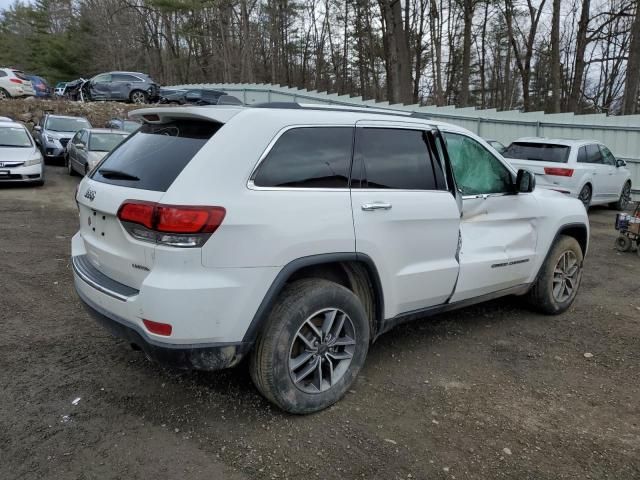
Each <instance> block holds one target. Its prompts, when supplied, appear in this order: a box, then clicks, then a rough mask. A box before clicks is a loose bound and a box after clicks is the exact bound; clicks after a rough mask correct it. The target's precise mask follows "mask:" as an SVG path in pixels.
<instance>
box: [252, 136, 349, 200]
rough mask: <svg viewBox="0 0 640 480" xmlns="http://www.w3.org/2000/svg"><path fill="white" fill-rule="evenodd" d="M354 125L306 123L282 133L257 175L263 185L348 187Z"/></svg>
mask: <svg viewBox="0 0 640 480" xmlns="http://www.w3.org/2000/svg"><path fill="white" fill-rule="evenodd" d="M352 142H353V128H352V127H302V128H294V129H292V130H289V131H287V132H285V133H283V134H282V136H281V137H280V138H279V139H278V141H277V142H276V143H275V145H274V146H273V148H272V149H271V151H270V152H269V154H268V155H267V157H266V158H265V159H264V161H263V162H262V163H261V164H260V167H259V168H258V171H257V173H256V174H255V177H254V183H255V184H256V185H257V186H259V187H289V188H347V187H348V186H349V168H350V166H351V145H352Z"/></svg>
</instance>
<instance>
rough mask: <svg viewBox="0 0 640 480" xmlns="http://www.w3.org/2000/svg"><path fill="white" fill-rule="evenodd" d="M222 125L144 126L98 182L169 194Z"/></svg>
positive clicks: (103, 166)
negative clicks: (173, 184)
mask: <svg viewBox="0 0 640 480" xmlns="http://www.w3.org/2000/svg"><path fill="white" fill-rule="evenodd" d="M221 126H222V124H221V123H216V122H206V121H200V120H176V121H172V122H169V123H163V124H144V125H142V126H141V127H140V129H139V130H138V131H137V132H136V133H134V134H132V135H131V136H130V137H128V138H127V140H126V141H125V142H123V143H122V144H120V145H119V146H118V147H117V148H116V149H115V150H114V151H113V152H111V153H110V154H109V155H108V156H107V157H105V159H104V160H103V161H102V163H100V164H99V165H98V167H97V168H96V169H95V170H94V171H93V173H92V174H91V178H92V179H93V180H96V181H98V182H102V183H108V184H111V185H121V186H125V187H130V188H139V189H142V190H153V191H157V192H166V191H167V189H168V188H169V187H170V186H171V184H172V183H173V181H174V180H175V179H176V178H177V177H178V175H180V172H182V170H183V169H184V167H185V166H187V164H188V163H189V162H190V161H191V159H192V158H193V157H194V156H195V155H196V154H197V153H198V152H199V151H200V149H201V148H202V147H203V146H204V145H205V143H207V142H208V141H209V139H210V138H211V137H213V135H215V133H216V132H217V131H218V130H219V129H220V127H221Z"/></svg>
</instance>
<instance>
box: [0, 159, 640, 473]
mask: <svg viewBox="0 0 640 480" xmlns="http://www.w3.org/2000/svg"><path fill="white" fill-rule="evenodd" d="M47 174H48V178H47V184H46V185H45V187H43V188H1V189H0V219H1V221H0V256H1V258H2V260H1V261H0V326H1V327H2V330H1V333H0V387H1V388H0V479H45V478H46V479H48V478H51V479H62V478H64V479H76V478H77V479H94V478H95V479H120V478H122V479H127V480H130V479H138V478H141V479H142V478H144V479H147V478H152V479H165V478H166V479H176V478H188V479H201V478H202V479H204V478H207V479H218V478H219V479H223V478H224V479H231V480H235V479H271V478H291V479H304V480H309V479H311V478H322V479H355V478H369V479H371V478H380V479H401V478H402V479H407V478H414V479H439V478H443V479H445V478H447V479H448V478H451V479H453V478H458V479H462V478H477V479H489V478H508V479H558V478H580V479H584V478H593V479H602V478H611V479H623V480H624V479H633V478H640V406H639V405H640V353H639V348H638V347H639V345H640V275H639V272H640V258H638V256H637V255H635V254H632V253H627V254H618V253H617V252H616V251H615V250H614V249H613V240H614V238H615V231H614V230H613V227H612V222H613V218H614V213H613V212H612V211H610V210H606V209H599V208H596V209H592V212H591V213H590V218H591V222H592V239H591V240H592V243H591V251H590V252H589V256H588V258H587V262H586V267H585V276H584V280H583V284H582V290H581V292H580V294H579V296H578V298H577V301H576V302H575V304H574V306H573V307H572V309H571V310H570V311H569V312H568V313H566V314H564V315H561V316H558V317H544V316H541V315H538V314H534V313H531V312H529V311H528V310H526V309H525V308H523V307H522V302H521V301H520V300H519V299H517V298H507V299H502V300H499V301H494V302H491V303H488V304H484V305H481V306H477V307H473V308H467V309H465V310H461V311H458V312H454V313H450V314H445V315H441V316H438V317H435V318H430V319H425V320H423V321H418V322H415V323H412V324H408V325H405V326H401V327H398V328H396V329H395V330H393V331H392V332H390V333H389V334H387V335H385V336H383V337H382V338H381V339H380V340H379V341H378V342H377V343H376V344H375V345H373V347H372V348H371V349H370V352H369V358H368V359H367V363H366V365H365V368H364V369H363V372H362V374H361V375H360V377H359V379H358V381H357V383H356V384H355V386H354V387H353V390H352V391H351V392H350V393H349V394H348V395H347V397H346V398H345V399H343V400H342V401H341V402H339V403H338V404H336V405H335V406H333V407H332V408H330V409H328V410H326V411H323V412H320V413H318V414H315V415H311V416H306V417H295V416H290V415H286V414H284V413H282V412H280V411H279V410H277V409H275V408H274V407H271V406H270V405H269V404H268V403H267V402H266V401H265V400H263V399H262V397H260V395H259V394H258V393H257V392H256V390H255V389H254V387H253V386H252V384H251V382H250V380H249V377H248V373H247V368H246V366H245V365H242V366H240V367H238V368H236V369H233V370H229V371H223V372H213V373H202V372H186V373H185V372H175V371H170V370H164V369H161V368H159V367H158V366H156V365H154V364H152V363H150V362H148V361H147V360H146V359H145V358H144V356H143V355H142V354H140V353H139V352H135V351H133V350H131V349H130V348H129V347H128V346H127V345H126V344H125V343H123V342H121V341H119V340H116V339H114V338H112V337H111V336H110V335H109V334H108V333H106V332H105V331H103V330H102V329H101V328H98V327H97V326H96V325H95V324H94V323H93V321H92V320H91V319H90V318H89V317H88V316H87V314H86V313H85V312H84V310H83V309H82V307H81V306H80V303H79V301H78V299H77V298H76V296H75V294H74V290H73V284H72V275H71V270H70V266H69V243H70V237H71V236H72V235H73V233H74V232H75V231H76V229H77V217H76V209H75V205H74V203H73V200H72V195H73V190H74V185H75V184H76V183H77V179H74V178H70V177H68V176H66V174H65V173H64V171H63V169H62V168H60V167H48V171H47ZM587 353H589V354H591V355H592V356H591V355H586V354H587ZM77 398H79V399H80V400H79V401H77V405H73V404H72V402H73V401H74V400H75V399H77Z"/></svg>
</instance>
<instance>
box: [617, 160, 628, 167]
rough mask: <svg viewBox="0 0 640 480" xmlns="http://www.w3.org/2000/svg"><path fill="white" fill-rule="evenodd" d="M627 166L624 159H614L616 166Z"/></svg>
mask: <svg viewBox="0 0 640 480" xmlns="http://www.w3.org/2000/svg"><path fill="white" fill-rule="evenodd" d="M626 166H627V162H625V161H624V160H621V159H619V158H618V159H617V160H616V167H617V168H620V167H626Z"/></svg>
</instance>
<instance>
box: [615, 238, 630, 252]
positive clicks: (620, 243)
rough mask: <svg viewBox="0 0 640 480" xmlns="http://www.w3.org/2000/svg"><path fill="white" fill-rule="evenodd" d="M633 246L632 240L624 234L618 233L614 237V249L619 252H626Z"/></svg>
mask: <svg viewBox="0 0 640 480" xmlns="http://www.w3.org/2000/svg"><path fill="white" fill-rule="evenodd" d="M631 248H633V242H632V241H631V239H630V238H629V237H627V236H625V235H620V236H619V237H618V238H616V250H618V251H619V252H628V251H630V250H631Z"/></svg>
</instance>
